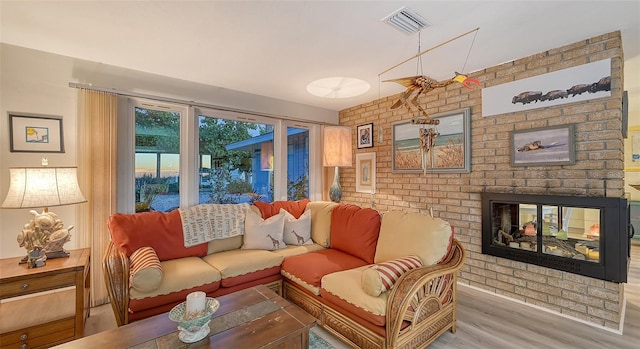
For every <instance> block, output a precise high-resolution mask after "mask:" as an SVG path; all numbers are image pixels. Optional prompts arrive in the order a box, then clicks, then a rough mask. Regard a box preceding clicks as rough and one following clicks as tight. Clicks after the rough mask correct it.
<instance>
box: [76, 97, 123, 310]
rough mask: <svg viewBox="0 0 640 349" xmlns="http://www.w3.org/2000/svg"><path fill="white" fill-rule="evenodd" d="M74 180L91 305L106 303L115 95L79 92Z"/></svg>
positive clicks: (112, 204) (113, 197)
mask: <svg viewBox="0 0 640 349" xmlns="http://www.w3.org/2000/svg"><path fill="white" fill-rule="evenodd" d="M78 91H79V96H78V156H79V159H78V181H79V182H80V188H81V189H82V192H83V193H84V196H85V197H86V198H87V201H88V202H87V203H86V204H81V205H77V206H78V209H77V218H76V222H77V223H78V229H77V230H76V231H77V233H76V234H77V235H79V236H78V242H79V243H80V245H79V246H90V247H91V306H96V305H100V304H104V303H107V302H109V298H108V294H107V289H106V287H105V282H104V276H103V272H102V266H101V264H102V258H103V257H104V251H105V248H106V247H107V244H108V242H109V241H110V235H109V230H108V228H107V219H108V218H109V216H110V215H111V214H112V213H114V212H115V210H116V119H117V95H115V94H111V93H106V92H99V91H91V90H85V89H80V90H78Z"/></svg>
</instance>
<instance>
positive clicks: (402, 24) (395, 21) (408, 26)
mask: <svg viewBox="0 0 640 349" xmlns="http://www.w3.org/2000/svg"><path fill="white" fill-rule="evenodd" d="M382 21H384V22H387V23H389V25H391V26H392V27H394V28H397V29H399V30H401V31H403V32H404V33H406V34H408V35H411V34H415V33H417V32H419V31H421V30H422V29H424V28H426V27H430V26H431V23H429V21H427V20H426V19H425V18H424V17H422V16H421V15H419V14H418V13H417V12H416V11H414V10H412V9H410V8H408V7H402V8H400V9H399V10H397V11H395V12H394V13H392V14H390V15H388V16H387V17H385V18H383V19H382Z"/></svg>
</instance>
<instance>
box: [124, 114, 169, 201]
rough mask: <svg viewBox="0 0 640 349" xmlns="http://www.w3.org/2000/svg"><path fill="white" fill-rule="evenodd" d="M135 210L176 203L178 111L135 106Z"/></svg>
mask: <svg viewBox="0 0 640 349" xmlns="http://www.w3.org/2000/svg"><path fill="white" fill-rule="evenodd" d="M135 127H136V135H135V146H136V149H135V177H136V181H135V182H136V184H135V188H136V198H135V202H136V212H144V211H151V210H153V211H162V212H166V211H170V210H172V209H175V208H177V207H178V206H179V205H180V193H179V189H178V187H179V185H178V183H179V179H180V113H178V112H171V111H159V110H153V109H147V108H140V107H136V108H135Z"/></svg>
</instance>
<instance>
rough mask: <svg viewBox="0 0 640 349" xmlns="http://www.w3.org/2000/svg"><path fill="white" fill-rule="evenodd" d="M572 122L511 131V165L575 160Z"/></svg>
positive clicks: (532, 164)
mask: <svg viewBox="0 0 640 349" xmlns="http://www.w3.org/2000/svg"><path fill="white" fill-rule="evenodd" d="M574 129H575V126H574V125H573V124H568V125H559V126H549V127H540V128H534V129H528V130H518V131H512V132H511V144H510V146H511V165H512V166H547V165H570V164H575V162H576V155H575V154H576V151H575V140H574V138H575V136H574V132H575V131H574Z"/></svg>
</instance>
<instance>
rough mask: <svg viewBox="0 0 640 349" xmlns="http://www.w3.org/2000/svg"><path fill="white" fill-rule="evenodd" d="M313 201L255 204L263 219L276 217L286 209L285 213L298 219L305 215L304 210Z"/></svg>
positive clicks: (259, 202) (260, 202)
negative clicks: (282, 209)
mask: <svg viewBox="0 0 640 349" xmlns="http://www.w3.org/2000/svg"><path fill="white" fill-rule="evenodd" d="M310 201H311V200H309V199H302V200H298V201H274V202H271V203H269V202H262V201H256V202H254V203H253V204H254V205H255V206H256V207H257V208H258V209H259V210H260V213H262V219H267V218H269V217H271V216H275V215H277V214H279V213H280V209H281V208H284V209H285V211H287V212H289V213H291V214H292V215H293V216H294V217H295V218H296V219H298V218H300V216H301V215H302V214H303V213H304V209H305V208H307V204H308V203H309V202H310Z"/></svg>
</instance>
